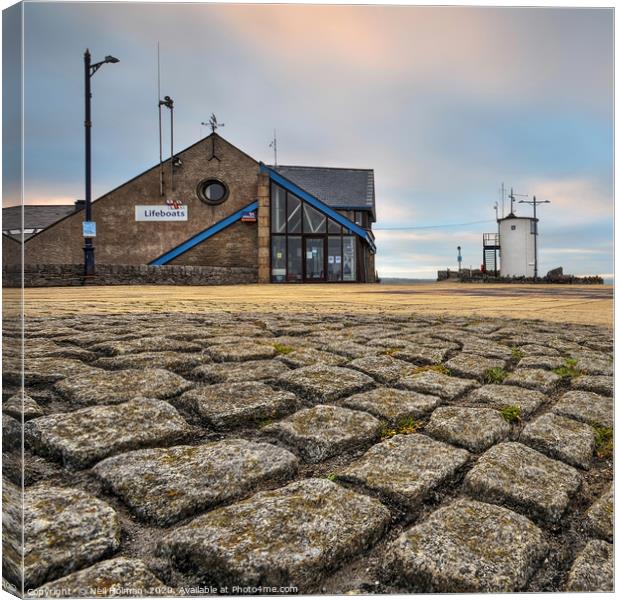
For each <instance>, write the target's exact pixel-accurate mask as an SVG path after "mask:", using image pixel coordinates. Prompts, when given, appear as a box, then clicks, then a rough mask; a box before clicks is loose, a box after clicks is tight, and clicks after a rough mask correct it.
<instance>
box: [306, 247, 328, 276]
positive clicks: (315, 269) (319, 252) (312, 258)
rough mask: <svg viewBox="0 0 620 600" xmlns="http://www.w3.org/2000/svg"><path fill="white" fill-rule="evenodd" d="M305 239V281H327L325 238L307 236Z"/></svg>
mask: <svg viewBox="0 0 620 600" xmlns="http://www.w3.org/2000/svg"><path fill="white" fill-rule="evenodd" d="M304 241H305V244H304V246H305V250H304V256H305V267H306V269H305V271H306V272H305V281H325V238H311V237H307V238H305V239H304Z"/></svg>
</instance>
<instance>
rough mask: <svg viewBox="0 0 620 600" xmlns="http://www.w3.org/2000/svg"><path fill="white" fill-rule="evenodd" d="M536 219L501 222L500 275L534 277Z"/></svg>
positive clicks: (504, 220)
mask: <svg viewBox="0 0 620 600" xmlns="http://www.w3.org/2000/svg"><path fill="white" fill-rule="evenodd" d="M533 221H534V219H527V218H515V219H511V218H506V219H502V220H500V222H499V243H500V247H501V251H500V275H501V276H502V277H521V276H525V277H534V237H535V236H534V235H533V234H532V233H531V227H532V223H533Z"/></svg>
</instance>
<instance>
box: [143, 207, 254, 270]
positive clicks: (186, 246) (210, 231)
mask: <svg viewBox="0 0 620 600" xmlns="http://www.w3.org/2000/svg"><path fill="white" fill-rule="evenodd" d="M257 208H258V202H257V201H254V202H252V203H251V204H248V205H247V206H246V207H244V208H242V209H241V210H238V211H237V212H236V213H233V214H232V215H230V216H228V217H226V218H225V219H222V220H221V221H218V222H217V223H216V224H215V225H211V227H208V228H207V229H205V230H204V231H201V232H200V233H198V234H196V235H195V236H194V237H191V238H189V239H188V240H187V241H185V242H183V243H182V244H180V245H179V246H177V247H176V248H173V249H172V250H169V251H168V252H166V253H165V254H162V255H161V256H160V257H159V258H156V259H155V260H152V261H151V262H150V263H149V264H150V265H165V264H168V263H169V262H170V261H171V260H173V259H175V258H176V257H177V256H181V254H184V253H185V252H187V251H188V250H191V249H192V248H193V247H194V246H196V245H197V244H200V243H201V242H204V241H205V240H207V239H209V238H210V237H212V236H214V235H215V234H216V233H219V232H220V231H222V230H224V229H226V228H227V227H229V226H230V225H232V224H233V223H235V222H237V221H239V219H241V217H242V216H243V214H244V213H246V212H248V211H250V210H256V209H257Z"/></svg>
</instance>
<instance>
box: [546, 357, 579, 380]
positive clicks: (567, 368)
mask: <svg viewBox="0 0 620 600" xmlns="http://www.w3.org/2000/svg"><path fill="white" fill-rule="evenodd" d="M553 372H554V373H555V374H556V375H559V376H560V377H564V378H569V379H570V378H571V377H579V376H580V375H582V374H583V373H582V372H581V371H580V370H579V369H577V361H576V360H575V359H574V358H567V359H565V360H564V365H563V366H561V367H558V368H557V369H553Z"/></svg>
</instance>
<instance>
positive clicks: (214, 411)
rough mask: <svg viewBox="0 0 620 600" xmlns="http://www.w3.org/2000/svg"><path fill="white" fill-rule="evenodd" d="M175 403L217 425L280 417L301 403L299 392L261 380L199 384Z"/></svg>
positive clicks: (210, 424) (239, 424)
mask: <svg viewBox="0 0 620 600" xmlns="http://www.w3.org/2000/svg"><path fill="white" fill-rule="evenodd" d="M175 403H176V404H177V406H179V407H182V408H184V409H186V410H187V411H189V412H191V413H193V414H195V415H197V416H198V417H199V418H200V419H201V421H202V422H203V423H204V424H205V425H208V426H210V427H213V428H215V429H227V428H232V427H240V426H247V425H248V424H257V423H260V422H262V421H266V420H272V419H277V418H279V417H283V416H284V415H288V414H290V413H292V412H294V411H295V410H296V409H297V408H298V407H299V401H298V399H297V397H296V396H295V394H293V393H291V392H285V391H282V390H274V389H272V388H271V387H269V386H268V385H266V384H265V383H261V382H260V381H256V382H251V381H247V382H242V383H219V384H215V385H206V386H198V387H196V388H194V389H191V390H189V391H187V392H185V393H184V394H183V395H182V396H181V397H180V398H179V399H178V400H177V401H176V402H175Z"/></svg>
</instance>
